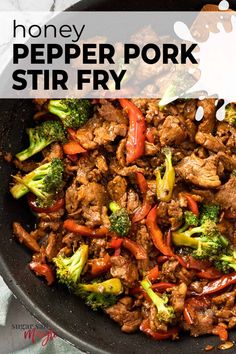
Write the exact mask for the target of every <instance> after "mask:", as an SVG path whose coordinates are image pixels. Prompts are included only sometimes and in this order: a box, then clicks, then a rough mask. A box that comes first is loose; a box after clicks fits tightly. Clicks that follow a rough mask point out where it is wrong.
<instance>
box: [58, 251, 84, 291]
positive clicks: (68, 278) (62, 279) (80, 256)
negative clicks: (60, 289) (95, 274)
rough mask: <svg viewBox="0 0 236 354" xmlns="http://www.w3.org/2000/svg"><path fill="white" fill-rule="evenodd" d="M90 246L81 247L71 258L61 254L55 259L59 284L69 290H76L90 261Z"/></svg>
mask: <svg viewBox="0 0 236 354" xmlns="http://www.w3.org/2000/svg"><path fill="white" fill-rule="evenodd" d="M88 251H89V248H88V245H82V246H80V247H79V248H78V249H77V251H76V252H75V253H74V254H73V255H72V256H71V257H64V256H63V255H61V254H59V255H58V256H57V257H55V258H53V262H54V264H55V265H56V274H57V279H58V282H59V283H61V284H64V285H66V286H67V287H68V288H69V289H72V290H73V289H75V287H76V285H77V283H78V282H79V279H80V276H81V273H82V271H83V269H84V266H85V264H86V262H87V259H88Z"/></svg>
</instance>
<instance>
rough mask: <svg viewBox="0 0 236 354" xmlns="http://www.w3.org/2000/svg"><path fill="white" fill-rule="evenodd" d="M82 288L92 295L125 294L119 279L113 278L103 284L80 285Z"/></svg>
mask: <svg viewBox="0 0 236 354" xmlns="http://www.w3.org/2000/svg"><path fill="white" fill-rule="evenodd" d="M80 287H81V288H82V290H83V291H87V292H92V293H102V294H111V295H120V294H121V293H122V292H123V286H122V284H121V281H120V279H119V278H111V279H108V280H105V281H103V282H101V283H91V284H80Z"/></svg>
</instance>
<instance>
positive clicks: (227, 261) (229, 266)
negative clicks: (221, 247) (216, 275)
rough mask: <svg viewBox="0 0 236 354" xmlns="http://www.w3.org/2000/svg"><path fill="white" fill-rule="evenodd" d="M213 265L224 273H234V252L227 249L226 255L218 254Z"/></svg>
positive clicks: (235, 254)
mask: <svg viewBox="0 0 236 354" xmlns="http://www.w3.org/2000/svg"><path fill="white" fill-rule="evenodd" d="M214 265H215V266H216V267H217V268H218V269H219V270H221V271H222V272H224V273H228V272H229V271H232V270H234V271H236V250H235V249H229V251H228V252H227V253H226V254H223V255H222V254H220V256H219V257H218V258H217V259H216V260H215V262H214Z"/></svg>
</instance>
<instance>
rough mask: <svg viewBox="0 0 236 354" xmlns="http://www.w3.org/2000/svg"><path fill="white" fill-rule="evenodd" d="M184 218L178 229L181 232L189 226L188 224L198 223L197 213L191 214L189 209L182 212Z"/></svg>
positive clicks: (194, 224) (195, 224)
mask: <svg viewBox="0 0 236 354" xmlns="http://www.w3.org/2000/svg"><path fill="white" fill-rule="evenodd" d="M184 220H185V223H184V225H183V226H182V227H181V229H179V230H178V232H183V231H185V230H187V229H188V228H189V226H198V224H199V219H198V217H197V215H195V214H193V213H192V212H191V211H185V212H184Z"/></svg>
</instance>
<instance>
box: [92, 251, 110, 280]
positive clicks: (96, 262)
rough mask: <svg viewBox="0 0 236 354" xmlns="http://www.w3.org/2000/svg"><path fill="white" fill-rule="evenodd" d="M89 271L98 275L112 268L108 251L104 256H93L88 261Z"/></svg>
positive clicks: (94, 275) (95, 275)
mask: <svg viewBox="0 0 236 354" xmlns="http://www.w3.org/2000/svg"><path fill="white" fill-rule="evenodd" d="M88 266H89V273H90V274H91V275H92V276H93V277H98V276H100V275H101V274H103V273H105V272H107V271H108V270H109V269H110V268H111V261H110V256H109V254H108V253H106V254H105V256H104V257H102V258H93V259H90V260H89V261H88Z"/></svg>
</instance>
